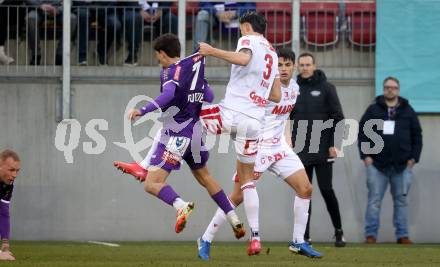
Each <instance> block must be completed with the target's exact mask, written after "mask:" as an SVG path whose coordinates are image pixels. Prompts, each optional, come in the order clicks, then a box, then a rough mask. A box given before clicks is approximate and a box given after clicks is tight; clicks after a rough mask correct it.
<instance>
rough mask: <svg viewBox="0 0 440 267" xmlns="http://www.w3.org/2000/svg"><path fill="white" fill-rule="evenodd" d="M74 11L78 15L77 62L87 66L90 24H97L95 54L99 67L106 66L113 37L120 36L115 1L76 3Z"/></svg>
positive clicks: (119, 24)
mask: <svg viewBox="0 0 440 267" xmlns="http://www.w3.org/2000/svg"><path fill="white" fill-rule="evenodd" d="M74 5H75V8H74V11H75V12H76V13H77V14H78V17H79V19H78V23H79V30H78V35H79V36H78V49H79V53H78V61H79V65H81V66H85V65H87V64H88V63H87V52H88V46H87V43H88V40H89V32H90V31H91V29H90V23H91V22H97V24H96V26H97V27H96V29H95V30H96V31H98V33H97V38H98V40H96V42H97V45H96V52H97V54H98V55H97V56H98V63H99V64H100V65H105V64H107V59H108V52H109V50H110V47H111V46H112V44H113V41H114V39H115V37H116V38H117V37H118V36H120V32H121V28H122V26H121V22H120V21H119V19H118V15H117V9H116V8H117V2H116V1H105V2H102V1H76V2H74Z"/></svg>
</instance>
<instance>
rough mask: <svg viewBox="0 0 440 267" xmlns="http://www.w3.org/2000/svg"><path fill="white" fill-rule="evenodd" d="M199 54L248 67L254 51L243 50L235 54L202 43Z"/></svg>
mask: <svg viewBox="0 0 440 267" xmlns="http://www.w3.org/2000/svg"><path fill="white" fill-rule="evenodd" d="M199 53H200V54H202V55H203V56H213V57H216V58H220V59H223V60H225V61H227V62H229V63H231V64H234V65H240V66H247V64H248V63H249V61H251V58H252V51H251V50H250V49H246V48H243V49H241V50H240V51H238V52H233V51H226V50H222V49H218V48H215V47H212V46H210V45H209V44H207V43H200V49H199Z"/></svg>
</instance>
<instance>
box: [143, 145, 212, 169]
mask: <svg viewBox="0 0 440 267" xmlns="http://www.w3.org/2000/svg"><path fill="white" fill-rule="evenodd" d="M166 139H168V140H166V141H165V142H159V143H158V144H157V145H156V147H152V149H154V152H153V154H152V156H151V158H150V166H156V167H159V168H161V169H163V170H166V171H167V172H171V171H173V170H179V169H180V162H181V161H182V160H184V161H185V162H186V164H188V166H189V167H190V169H191V170H196V169H200V168H203V167H205V165H206V162H207V161H208V158H209V152H208V151H206V149H205V146H204V144H203V142H202V141H199V144H197V142H194V141H192V140H191V139H190V138H188V137H184V136H169V137H167V138H166ZM162 140H163V139H162Z"/></svg>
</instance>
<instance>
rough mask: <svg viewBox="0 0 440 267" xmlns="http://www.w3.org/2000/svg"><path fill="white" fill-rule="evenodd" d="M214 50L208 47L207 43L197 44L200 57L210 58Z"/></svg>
mask: <svg viewBox="0 0 440 267" xmlns="http://www.w3.org/2000/svg"><path fill="white" fill-rule="evenodd" d="M214 49H215V48H214V47H212V46H210V45H209V44H207V43H203V42H200V43H199V53H200V54H201V55H202V56H210V55H212V52H213V51H214Z"/></svg>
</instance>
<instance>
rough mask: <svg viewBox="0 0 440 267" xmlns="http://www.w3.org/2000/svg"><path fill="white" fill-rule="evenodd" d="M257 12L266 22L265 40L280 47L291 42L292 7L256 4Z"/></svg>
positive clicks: (275, 4)
mask: <svg viewBox="0 0 440 267" xmlns="http://www.w3.org/2000/svg"><path fill="white" fill-rule="evenodd" d="M256 5H257V12H258V13H260V14H263V15H264V16H265V17H266V20H267V28H266V35H265V36H266V38H267V40H268V41H269V42H271V43H272V44H273V45H276V46H280V45H284V44H288V43H290V42H291V41H292V16H291V10H292V5H291V4H290V3H262V2H257V3H256Z"/></svg>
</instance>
